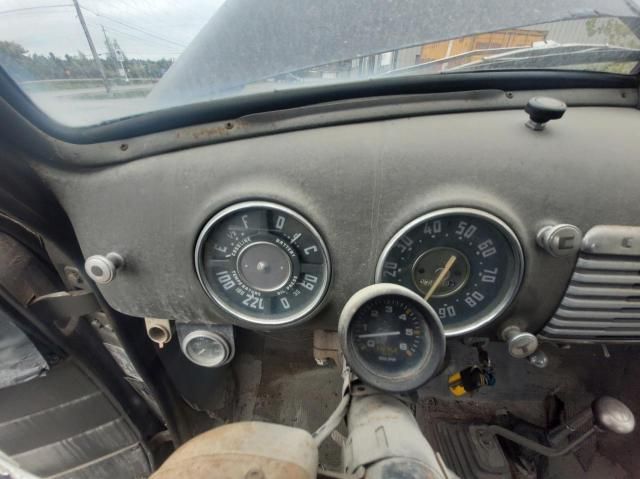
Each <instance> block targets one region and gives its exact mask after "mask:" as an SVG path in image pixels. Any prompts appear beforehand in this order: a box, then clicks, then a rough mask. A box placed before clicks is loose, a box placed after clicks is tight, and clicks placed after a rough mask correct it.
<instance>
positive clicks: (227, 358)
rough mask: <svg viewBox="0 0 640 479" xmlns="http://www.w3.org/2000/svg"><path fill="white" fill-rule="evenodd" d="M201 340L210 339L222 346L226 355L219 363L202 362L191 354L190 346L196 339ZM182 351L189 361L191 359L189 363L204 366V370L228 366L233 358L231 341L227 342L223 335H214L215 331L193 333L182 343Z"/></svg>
mask: <svg viewBox="0 0 640 479" xmlns="http://www.w3.org/2000/svg"><path fill="white" fill-rule="evenodd" d="M199 338H207V339H210V340H211V341H217V342H218V344H220V345H221V346H222V349H223V350H224V353H225V354H224V357H223V358H222V360H221V361H217V362H211V361H201V360H199V359H197V358H195V357H193V356H192V355H191V354H190V353H189V344H190V343H191V341H193V340H194V339H199ZM180 349H182V353H183V354H184V355H185V356H186V357H187V359H189V361H191V362H192V363H193V364H197V365H198V366H202V367H203V368H217V367H220V366H223V365H225V364H227V363H228V362H229V361H230V360H231V358H232V357H233V355H232V349H231V346H230V345H229V341H227V339H226V338H224V337H223V336H222V335H221V334H218V333H214V332H213V331H203V330H196V331H191V332H190V333H188V334H187V335H186V336H185V337H184V338H183V339H182V341H181V342H180Z"/></svg>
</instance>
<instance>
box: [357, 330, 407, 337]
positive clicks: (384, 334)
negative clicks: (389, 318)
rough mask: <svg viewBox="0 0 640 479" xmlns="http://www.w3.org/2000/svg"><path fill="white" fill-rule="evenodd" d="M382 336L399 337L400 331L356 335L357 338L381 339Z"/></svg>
mask: <svg viewBox="0 0 640 479" xmlns="http://www.w3.org/2000/svg"><path fill="white" fill-rule="evenodd" d="M384 336H400V331H386V332H383V333H369V334H358V337H359V338H382V337H384Z"/></svg>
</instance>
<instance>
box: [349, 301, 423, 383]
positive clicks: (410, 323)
mask: <svg viewBox="0 0 640 479" xmlns="http://www.w3.org/2000/svg"><path fill="white" fill-rule="evenodd" d="M349 337H350V342H351V343H352V345H353V349H354V351H355V353H356V355H358V357H359V358H360V360H361V361H362V363H363V364H365V365H366V367H367V368H369V369H370V370H371V371H372V372H374V373H376V374H379V375H381V376H386V377H393V376H395V375H398V374H411V373H412V372H413V371H415V370H416V369H418V368H419V367H420V366H421V365H422V364H423V363H424V362H425V361H426V359H427V358H428V356H429V352H430V333H429V331H428V330H427V328H426V323H425V318H424V315H423V313H422V312H421V311H420V310H419V309H418V308H416V307H415V306H414V305H413V304H412V303H411V302H410V301H409V300H408V299H407V298H405V297H402V296H396V295H389V296H380V297H377V298H375V299H373V300H371V301H369V302H367V303H366V304H364V305H363V306H362V307H361V308H360V309H359V310H358V311H357V312H356V314H355V316H354V318H353V320H352V322H351V327H350V330H349Z"/></svg>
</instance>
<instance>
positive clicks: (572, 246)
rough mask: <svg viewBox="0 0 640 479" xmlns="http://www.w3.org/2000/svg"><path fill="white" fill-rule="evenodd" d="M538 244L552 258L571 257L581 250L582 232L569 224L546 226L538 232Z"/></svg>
mask: <svg viewBox="0 0 640 479" xmlns="http://www.w3.org/2000/svg"><path fill="white" fill-rule="evenodd" d="M536 242H537V243H538V246H540V247H541V248H542V249H544V250H545V251H546V252H547V253H549V254H550V255H551V256H556V257H558V256H569V255H572V254H575V253H577V252H578V251H579V250H580V245H581V243H582V231H580V228H578V227H577V226H573V225H567V224H561V225H555V226H545V227H543V228H541V229H540V231H538V235H537V236H536Z"/></svg>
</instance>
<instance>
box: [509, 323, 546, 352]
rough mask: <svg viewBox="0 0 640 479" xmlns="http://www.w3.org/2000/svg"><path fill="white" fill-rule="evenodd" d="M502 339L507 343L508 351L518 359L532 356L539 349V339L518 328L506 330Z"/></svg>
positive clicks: (511, 327)
mask: <svg viewBox="0 0 640 479" xmlns="http://www.w3.org/2000/svg"><path fill="white" fill-rule="evenodd" d="M502 338H503V339H504V340H505V341H506V342H507V351H508V352H509V354H510V355H511V356H512V357H514V358H516V359H523V358H526V357H527V356H531V355H532V354H533V353H535V352H536V350H537V349H538V338H537V337H536V336H535V335H534V334H531V333H528V332H526V331H522V330H521V329H520V328H519V327H517V326H508V327H506V328H504V330H503V331H502Z"/></svg>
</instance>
